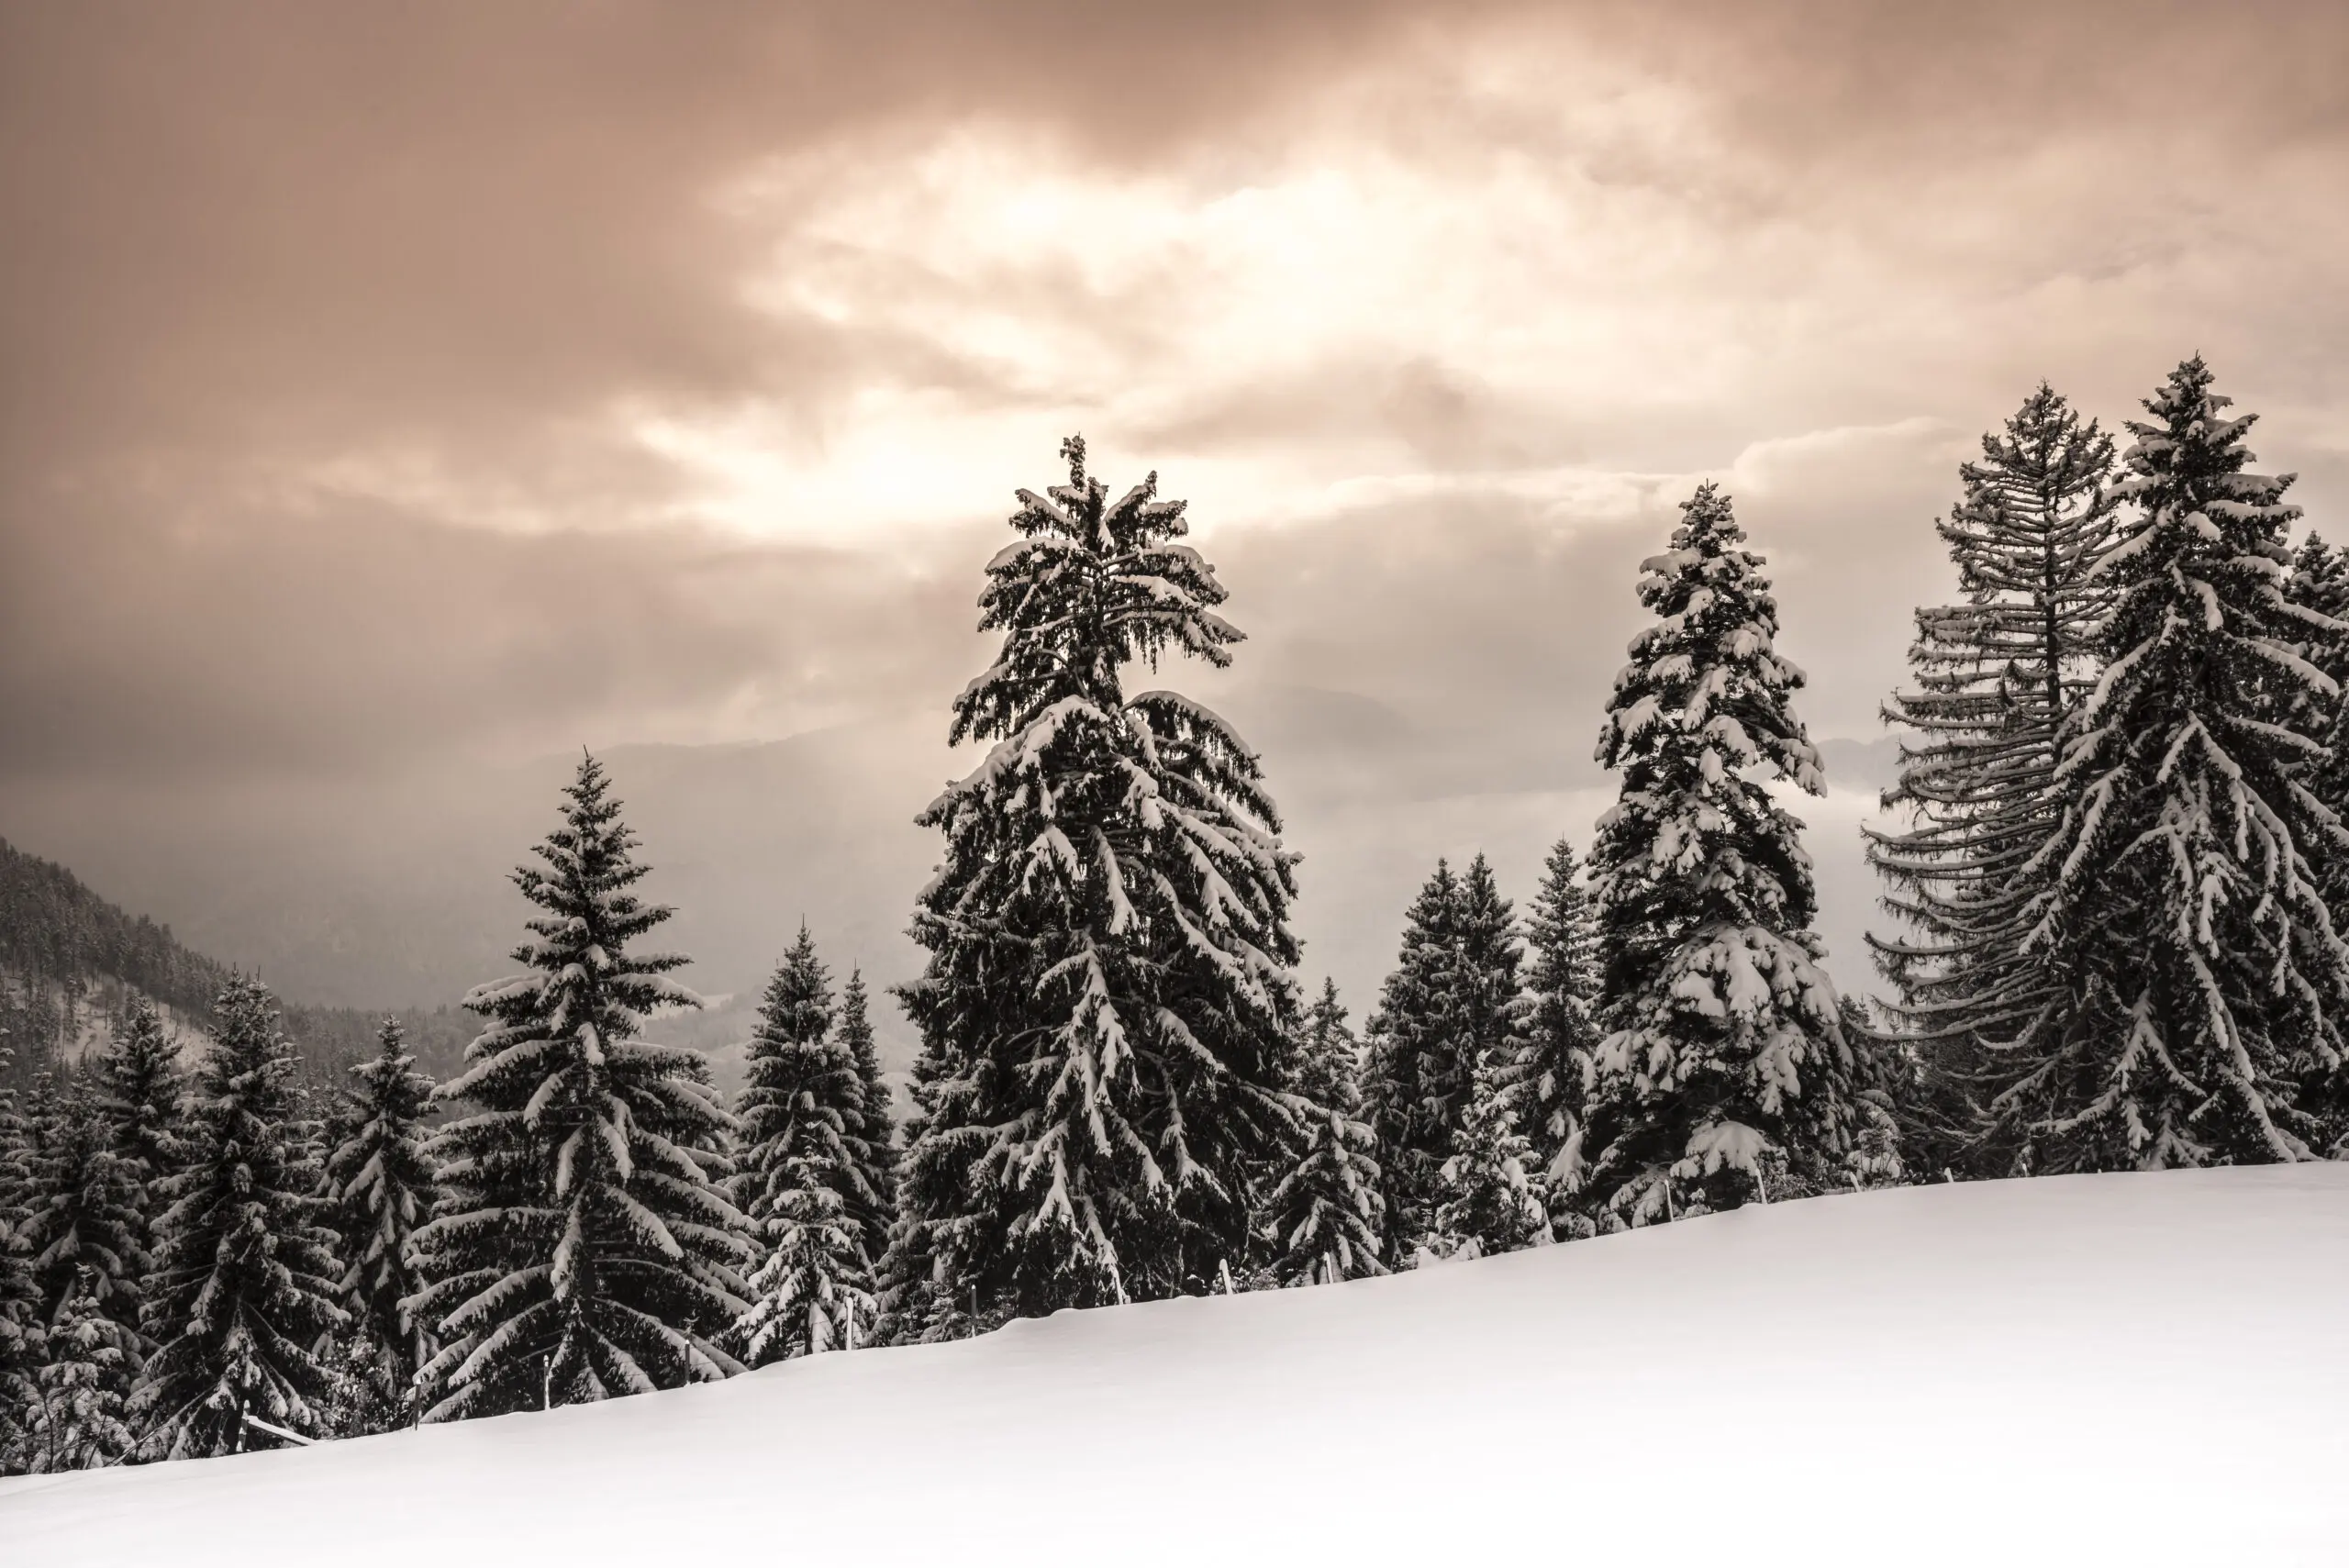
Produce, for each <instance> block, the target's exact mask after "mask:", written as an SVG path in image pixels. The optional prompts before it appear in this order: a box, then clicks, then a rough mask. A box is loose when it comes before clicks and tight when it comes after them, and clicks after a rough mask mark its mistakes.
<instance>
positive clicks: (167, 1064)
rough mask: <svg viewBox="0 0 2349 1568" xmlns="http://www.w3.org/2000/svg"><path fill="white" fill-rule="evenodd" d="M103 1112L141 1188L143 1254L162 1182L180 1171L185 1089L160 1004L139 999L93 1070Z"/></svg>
mask: <svg viewBox="0 0 2349 1568" xmlns="http://www.w3.org/2000/svg"><path fill="white" fill-rule="evenodd" d="M94 1076H95V1087H96V1092H97V1104H98V1109H99V1113H100V1115H101V1116H102V1117H104V1118H105V1120H106V1136H107V1139H108V1141H109V1143H110V1145H111V1146H112V1148H113V1150H114V1152H115V1153H116V1154H117V1155H118V1156H120V1157H121V1158H122V1160H123V1161H124V1162H126V1163H127V1164H128V1169H129V1172H130V1174H131V1175H132V1176H133V1177H134V1178H135V1179H136V1180H137V1182H138V1184H139V1192H138V1208H139V1225H138V1229H137V1233H136V1237H135V1239H136V1240H137V1242H138V1247H139V1251H140V1252H142V1253H146V1254H149V1255H150V1256H151V1255H152V1254H153V1252H154V1250H155V1221H156V1219H157V1218H160V1217H161V1214H162V1211H163V1209H164V1207H165V1199H164V1196H163V1184H164V1183H165V1182H167V1181H168V1180H169V1179H170V1178H171V1177H172V1175H173V1173H175V1172H176V1171H177V1170H178V1169H179V1159H180V1147H181V1119H180V1095H181V1094H182V1093H183V1091H184V1088H185V1086H186V1085H185V1083H184V1077H183V1074H182V1073H181V1072H180V1062H179V1046H178V1044H177V1042H176V1041H174V1040H173V1038H172V1036H171V1034H170V1032H169V1031H168V1030H167V1029H165V1028H164V1024H163V1019H162V1017H161V1014H159V1013H158V1012H157V1011H156V1008H155V1005H154V1004H153V1003H152V1002H150V1001H149V1000H148V999H147V998H146V997H144V996H140V997H138V998H136V999H134V1000H133V1001H132V1003H131V1005H130V1009H129V1013H128V1016H127V1017H126V1018H125V1019H124V1020H123V1022H122V1024H121V1026H120V1027H119V1028H117V1030H116V1031H115V1035H114V1038H113V1039H112V1040H110V1041H108V1042H107V1045H106V1049H105V1050H104V1051H101V1052H100V1053H99V1055H98V1057H97V1060H96V1062H95V1068H94Z"/></svg>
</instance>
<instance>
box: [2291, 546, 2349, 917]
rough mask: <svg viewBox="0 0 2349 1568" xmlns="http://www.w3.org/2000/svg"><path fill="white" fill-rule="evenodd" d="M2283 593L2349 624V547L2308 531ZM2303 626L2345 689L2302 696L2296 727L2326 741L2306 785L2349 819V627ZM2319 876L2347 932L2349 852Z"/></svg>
mask: <svg viewBox="0 0 2349 1568" xmlns="http://www.w3.org/2000/svg"><path fill="white" fill-rule="evenodd" d="M2285 592H2286V593H2287V594H2288V595H2289V596H2290V598H2291V599H2292V601H2293V603H2295V604H2298V605H2301V606H2306V607H2307V608H2309V609H2312V610H2314V611H2316V612H2317V613H2318V614H2319V615H2321V616H2323V617H2326V618H2327V619H2328V620H2330V621H2332V622H2333V623H2335V624H2336V625H2341V626H2344V627H2349V551H2344V550H2336V549H2334V548H2333V547H2332V546H2331V545H2328V544H2327V543H2325V541H2324V540H2323V539H2321V537H2319V536H2318V535H2316V534H2313V533H2311V534H2310V535H2309V537H2308V538H2307V539H2305V540H2304V541H2303V542H2302V543H2301V546H2300V549H2299V551H2298V552H2297V553H2296V554H2295V555H2294V556H2293V558H2292V574H2291V577H2290V578H2289V579H2288V582H2287V584H2286V587H2285ZM2299 630H2300V632H2301V634H2302V639H2303V640H2302V641H2301V643H2300V652H2301V655H2302V657H2304V658H2306V659H2307V660H2308V662H2310V663H2311V664H2313V665H2315V666H2316V667H2317V668H2318V669H2319V670H2321V671H2323V672H2324V673H2325V674H2326V676H2328V677H2329V678H2330V679H2331V680H2332V683H2333V684H2334V685H2335V686H2336V687H2338V688H2340V689H2341V691H2342V693H2343V695H2340V696H2330V695H2327V694H2326V693H2324V692H2323V690H2322V689H2321V688H2310V689H2308V690H2306V691H2304V692H2303V693H2302V694H2301V695H2300V698H2299V709H2300V711H2299V715H2298V717H2296V718H2295V720H2294V721H2293V728H2296V729H2299V731H2301V732H2302V733H2303V734H2305V735H2308V736H2309V737H2310V738H2311V739H2314V740H2321V742H2322V743H2323V746H2324V755H2323V756H2322V758H2321V759H2320V760H2319V761H2318V762H2315V763H2314V764H2312V765H2311V766H2310V769H2309V774H2308V785H2309V788H2310V791H2311V792H2313V793H2314V794H2315V795H2316V797H2317V799H2319V800H2320V801H2322V802H2323V803H2324V805H2325V806H2327V807H2329V808H2330V809H2331V810H2332V814H2333V815H2334V816H2336V817H2342V818H2343V820H2345V821H2349V631H2334V630H2332V629H2330V628H2323V627H2313V626H2309V625H2306V624H2305V623H2304V624H2303V625H2302V626H2301V627H2300V628H2299ZM2317 881H2318V885H2319V886H2320V887H2321V888H2322V890H2323V893H2324V903H2325V907H2326V908H2328V909H2329V910H2331V911H2332V929H2334V930H2335V931H2341V932H2349V856H2343V855H2332V856H2328V857H2326V859H2325V861H2324V862H2323V863H2322V864H2321V865H2320V866H2319V867H2318V868H2317Z"/></svg>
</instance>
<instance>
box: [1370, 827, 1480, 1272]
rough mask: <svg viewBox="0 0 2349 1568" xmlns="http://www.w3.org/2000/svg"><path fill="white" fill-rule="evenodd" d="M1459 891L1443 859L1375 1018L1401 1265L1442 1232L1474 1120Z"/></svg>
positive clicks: (1377, 1074) (1391, 1208)
mask: <svg viewBox="0 0 2349 1568" xmlns="http://www.w3.org/2000/svg"><path fill="white" fill-rule="evenodd" d="M1459 915H1460V884H1459V881H1458V879H1457V878H1455V877H1454V876H1453V874H1452V867H1451V865H1450V864H1449V863H1448V862H1444V861H1442V860H1439V861H1437V862H1436V863H1435V872H1434V873H1433V874H1432V875H1431V876H1430V877H1429V878H1428V880H1427V882H1426V883H1425V884H1423V885H1422V886H1421V887H1420V888H1419V894H1418V895H1417V896H1416V897H1414V898H1413V899H1412V900H1411V906H1410V908H1409V909H1408V910H1407V911H1406V912H1405V914H1404V917H1403V941H1402V947H1401V951H1399V952H1398V953H1397V958H1396V963H1395V968H1394V970H1393V971H1392V972H1391V973H1389V974H1388V975H1387V976H1386V981H1385V982H1384V983H1383V984H1381V985H1380V987H1379V993H1378V1010H1377V1011H1376V1012H1375V1013H1373V1014H1372V1015H1371V1018H1370V1042H1369V1049H1368V1059H1367V1061H1366V1062H1364V1071H1363V1099H1364V1108H1365V1109H1366V1110H1367V1111H1368V1113H1369V1118H1370V1125H1371V1128H1372V1129H1373V1130H1374V1131H1375V1132H1376V1134H1377V1136H1378V1165H1379V1171H1380V1174H1381V1177H1382V1179H1383V1187H1382V1196H1383V1197H1384V1199H1385V1207H1386V1255H1387V1256H1388V1257H1390V1258H1402V1257H1406V1256H1408V1254H1409V1252H1410V1251H1411V1250H1412V1249H1413V1248H1415V1247H1417V1246H1418V1245H1419V1241H1420V1240H1421V1239H1422V1238H1424V1237H1425V1236H1426V1235H1427V1234H1428V1232H1429V1230H1430V1229H1431V1228H1432V1227H1433V1225H1434V1223H1435V1210H1436V1206H1437V1204H1439V1203H1440V1202H1442V1196H1441V1194H1440V1192H1439V1190H1438V1189H1439V1184H1440V1183H1441V1181H1442V1171H1443V1162H1445V1161H1446V1160H1448V1159H1450V1158H1451V1157H1452V1151H1453V1144H1454V1142H1455V1140H1456V1139H1457V1135H1458V1132H1459V1129H1460V1127H1461V1124H1462V1123H1464V1121H1465V1120H1466V1119H1467V1114H1468V1099H1469V1095H1470V1092H1471V1087H1472V1085H1473V1084H1474V1081H1475V1061H1474V1059H1473V1057H1472V1056H1471V1055H1470V1054H1469V1053H1468V1051H1466V1049H1465V1039H1464V1030H1463V1029H1462V1028H1461V1025H1460V1019H1459V1008H1460V995H1459V994H1460V990H1461V987H1460V984H1459V969H1460V940H1459Z"/></svg>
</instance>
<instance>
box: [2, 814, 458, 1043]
mask: <svg viewBox="0 0 2349 1568" xmlns="http://www.w3.org/2000/svg"><path fill="white" fill-rule="evenodd" d="M231 974H232V971H231V969H230V967H229V966H228V964H226V963H223V962H220V961H219V960H217V959H215V958H212V957H209V956H208V955H206V954H204V953H199V952H192V951H189V950H188V949H186V948H184V947H183V946H181V945H180V944H179V942H178V941H177V940H174V939H173V936H172V929H171V928H170V927H169V926H164V925H158V924H157V923H156V922H155V921H153V920H150V919H149V918H148V917H146V916H144V915H132V914H130V913H128V911H126V910H123V909H121V908H118V907H117V906H115V905H113V904H110V903H108V902H107V901H106V899H105V898H103V897H101V896H99V895H97V894H96V893H95V892H93V891H92V890H91V889H90V888H89V887H87V886H85V885H84V884H83V882H82V880H81V879H80V878H79V877H77V876H75V875H74V874H73V873H72V871H70V870H68V869H67V868H66V867H64V866H61V865H59V864H57V863H55V862H51V861H45V860H42V859H40V858H39V856H37V855H30V854H27V853H26V852H25V851H22V850H19V849H17V847H16V846H14V845H12V844H10V843H8V842H7V841H6V840H0V1029H5V1030H6V1031H7V1038H8V1040H10V1042H11V1043H12V1044H13V1045H14V1046H15V1047H16V1061H15V1063H14V1065H13V1067H12V1068H11V1069H10V1071H11V1072H12V1073H14V1074H15V1075H17V1076H18V1077H21V1078H24V1079H27V1080H29V1078H30V1077H31V1076H32V1074H33V1073H36V1072H37V1071H39V1067H40V1066H42V1065H44V1064H46V1063H48V1062H52V1061H55V1060H59V1059H63V1060H68V1061H71V1060H76V1059H78V1058H79V1057H80V1056H82V1055H83V1054H84V1053H85V1052H86V1051H87V1050H88V1049H89V1048H90V1047H91V1046H93V1045H95V1044H98V1043H101V1042H103V1041H105V1040H111V1039H113V1038H114V1036H115V1033H116V1029H117V1025H118V1024H119V1023H120V1022H121V1020H122V1018H124V1016H125V1014H126V1013H127V1011H128V1008H129V1006H130V1004H131V1002H132V1001H133V1000H134V999H135V998H136V997H139V996H145V997H147V998H148V999H150V1001H153V1002H154V1003H156V1004H157V1005H158V1006H161V1008H163V1009H164V1010H165V1011H166V1013H167V1014H168V1015H169V1017H170V1018H171V1019H172V1020H173V1022H175V1023H179V1024H182V1025H186V1024H202V1023H205V1022H207V1021H209V1020H210V1018H211V1017H212V1012H213V1007H214V1005H215V1003H216V1002H217V998H218V997H219V995H220V991H221V988H222V987H223V986H224V985H225V984H227V983H228V980H229V979H230V977H231ZM398 1016H399V1018H400V1019H401V1021H402V1022H403V1023H404V1024H406V1027H407V1031H408V1039H409V1040H410V1042H411V1048H412V1049H413V1050H414V1051H415V1053H416V1056H417V1060H418V1062H422V1063H423V1064H424V1065H425V1067H426V1069H427V1070H428V1071H430V1072H433V1073H444V1072H446V1071H448V1070H450V1069H451V1068H452V1067H453V1066H454V1065H455V1063H456V1062H457V1060H458V1059H459V1057H460V1056H462V1053H463V1051H464V1044H465V1041H466V1040H468V1039H470V1038H471V1035H472V1029H471V1028H470V1027H469V1026H470V1022H471V1020H470V1018H469V1016H468V1015H466V1014H464V1013H462V1012H459V1011H457V1010H456V1009H454V1008H437V1009H431V1010H426V1009H422V1008H410V1009H407V1010H406V1011H403V1012H401V1013H400V1014H399V1015H398ZM379 1021H380V1020H379V1019H378V1018H377V1017H376V1016H375V1015H374V1014H373V1013H369V1012H363V1011H361V1010H358V1009H355V1008H350V1007H306V1006H298V1005H289V1006H287V1007H286V1008H285V1025H286V1029H287V1031H288V1032H289V1033H290V1034H291V1035H292V1036H293V1038H294V1040H295V1043H296V1045H297V1046H298V1047H299V1048H300V1050H301V1053H302V1055H303V1058H304V1059H305V1061H306V1062H309V1063H311V1064H312V1065H313V1066H314V1067H316V1068H318V1069H326V1068H328V1067H330V1066H332V1065H334V1064H339V1063H348V1062H353V1061H356V1060H358V1059H359V1057H361V1056H362V1055H363V1054H364V1053H365V1052H366V1051H367V1050H368V1049H369V1047H370V1045H371V1044H372V1042H373V1039H374V1032H375V1026H376V1024H377V1023H378V1022H379Z"/></svg>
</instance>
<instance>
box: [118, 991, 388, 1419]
mask: <svg viewBox="0 0 2349 1568" xmlns="http://www.w3.org/2000/svg"><path fill="white" fill-rule="evenodd" d="M214 1015H215V1022H214V1024H213V1027H212V1039H211V1041H210V1043H209V1046H208V1049H207V1050H206V1052H205V1056H204V1060H203V1062H202V1063H201V1065H200V1066H199V1067H198V1068H197V1070H196V1073H195V1084H194V1088H193V1092H192V1093H191V1095H190V1096H189V1106H188V1117H187V1132H186V1158H185V1162H184V1164H183V1166H182V1168H181V1170H180V1172H179V1173H178V1174H176V1175H175V1176H173V1177H172V1178H171V1179H170V1181H169V1182H168V1183H167V1184H166V1187H165V1191H166V1193H167V1195H169V1197H170V1199H171V1207H169V1208H167V1209H166V1210H165V1211H164V1212H163V1215H162V1217H161V1220H160V1221H159V1222H158V1226H157V1232H158V1233H157V1254H158V1255H157V1260H156V1269H155V1273H154V1274H153V1275H152V1277H151V1278H150V1282H149V1284H148V1294H149V1297H150V1304H149V1307H148V1314H149V1315H148V1318H147V1328H148V1334H149V1337H150V1339H151V1340H153V1341H154V1343H155V1346H156V1349H155V1351H154V1353H153V1354H152V1355H150V1356H149V1357H148V1359H147V1363H146V1365H145V1367H144V1368H143V1369H142V1371H141V1372H140V1373H139V1381H138V1385H137V1387H136V1389H135V1390H134V1392H133V1394H132V1396H131V1406H130V1407H131V1417H132V1420H133V1423H134V1424H135V1425H137V1426H138V1427H139V1429H140V1431H141V1433H142V1437H141V1441H140V1450H141V1452H142V1453H143V1454H144V1455H146V1456H147V1457H149V1458H154V1459H185V1458H202V1457H205V1456H207V1455H212V1454H222V1453H236V1452H240V1451H244V1450H246V1449H249V1448H273V1447H276V1446H279V1442H280V1440H279V1439H277V1438H276V1437H274V1436H273V1435H272V1434H271V1433H270V1432H269V1431H268V1430H267V1429H266V1428H264V1427H262V1426H259V1425H256V1424H255V1423H257V1422H267V1423H268V1424H269V1425H270V1426H274V1427H280V1428H284V1429H288V1430H291V1431H294V1432H296V1433H299V1434H301V1435H303V1436H305V1437H311V1436H317V1435H319V1434H320V1433H321V1431H322V1429H323V1428H324V1416H325V1411H326V1408H327V1406H328V1403H329V1401H330V1399H331V1397H332V1393H333V1389H332V1378H331V1376H330V1375H329V1373H328V1371H327V1369H326V1367H325V1366H324V1365H323V1364H322V1363H321V1362H319V1360H318V1358H317V1354H316V1353H315V1351H314V1350H313V1347H314V1346H316V1345H317V1343H318V1342H319V1340H321V1339H322V1338H323V1337H324V1336H325V1335H327V1334H328V1332H330V1331H331V1330H332V1329H335V1328H337V1327H339V1326H340V1324H341V1323H342V1321H343V1317H344V1315H343V1312H342V1310H341V1308H340V1307H338V1306H336V1304H335V1300H334V1297H335V1294H336V1290H335V1287H336V1284H337V1281H336V1277H335V1275H336V1270H335V1262H334V1250H335V1240H336V1239H335V1235H334V1232H333V1231H332V1230H330V1229H327V1228H326V1226H325V1225H324V1224H322V1223H321V1218H322V1216H321V1212H320V1211H321V1210H322V1209H323V1208H324V1207H325V1206H324V1205H323V1204H321V1203H320V1202H319V1201H318V1200H317V1197H316V1196H314V1194H315V1193H316V1191H317V1167H316V1165H315V1163H314V1162H313V1160H312V1151H311V1150H310V1149H309V1148H308V1146H307V1145H306V1144H305V1143H304V1142H303V1141H301V1140H299V1139H298V1138H297V1137H296V1136H295V1120H296V1117H297V1116H298V1114H299V1110H300V1107H299V1106H297V1105H296V1104H295V1096H294V1089H293V1079H294V1071H295V1060H294V1046H293V1042H292V1041H291V1040H287V1039H286V1038H285V1033H284V1029H282V1028H280V1027H279V1023H278V1013H277V1001H276V998H275V997H273V996H272V995H270V994H269V992H268V991H267V990H266V989H264V988H263V987H262V985H261V984H259V983H258V982H256V981H252V980H248V979H244V978H241V977H239V978H237V979H234V980H231V981H230V982H229V983H228V985H226V986H225V987H223V988H222V990H221V993H220V998H219V1001H218V1003H217V1006H215V1009H214Z"/></svg>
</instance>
